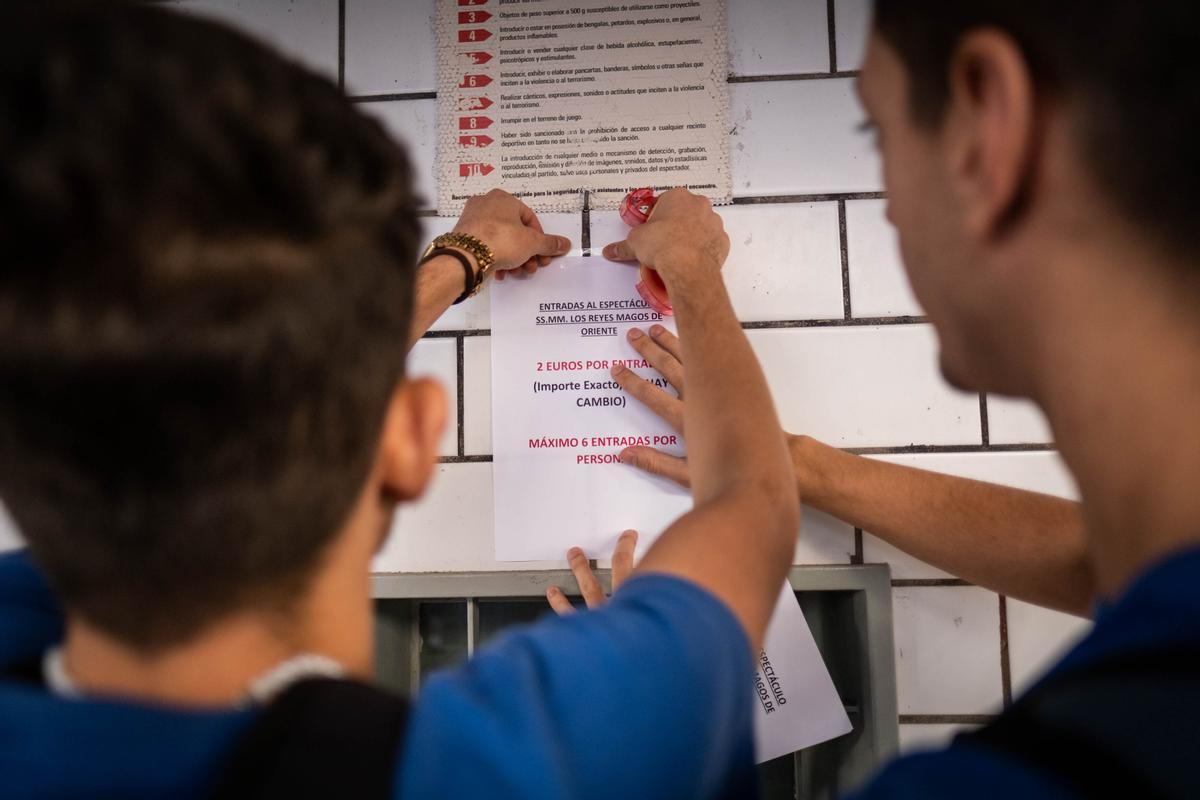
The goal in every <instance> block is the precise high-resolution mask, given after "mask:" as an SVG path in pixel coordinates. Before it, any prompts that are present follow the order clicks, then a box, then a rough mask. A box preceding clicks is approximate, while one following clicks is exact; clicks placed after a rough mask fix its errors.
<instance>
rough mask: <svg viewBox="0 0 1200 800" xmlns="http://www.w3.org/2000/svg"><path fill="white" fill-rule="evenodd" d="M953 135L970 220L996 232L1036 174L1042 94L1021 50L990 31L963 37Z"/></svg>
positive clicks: (950, 120)
mask: <svg viewBox="0 0 1200 800" xmlns="http://www.w3.org/2000/svg"><path fill="white" fill-rule="evenodd" d="M947 79H948V84H949V98H948V100H949V102H948V105H947V114H946V123H947V124H946V128H945V130H946V134H947V136H948V137H949V138H948V144H949V148H948V153H949V156H950V169H951V173H952V176H953V179H954V181H955V183H956V184H957V194H958V196H959V202H960V203H961V207H962V209H963V211H964V215H965V221H966V224H967V226H968V228H969V230H971V231H972V232H973V233H974V234H975V235H977V236H980V237H988V236H992V235H994V234H996V233H998V232H1000V230H1001V229H1002V228H1003V227H1004V226H1005V225H1006V223H1007V222H1008V221H1009V220H1010V219H1011V217H1012V216H1013V215H1014V213H1015V212H1018V211H1019V210H1020V209H1019V205H1020V204H1021V203H1022V202H1023V201H1024V199H1025V198H1024V193H1025V192H1026V190H1027V189H1028V183H1029V181H1030V180H1031V179H1032V173H1033V170H1034V166H1035V163H1034V162H1035V159H1036V157H1037V154H1036V142H1037V131H1036V125H1037V113H1036V101H1037V96H1036V91H1035V87H1034V83H1033V76H1032V74H1031V73H1030V71H1029V64H1028V63H1027V62H1026V60H1025V57H1024V55H1023V54H1022V52H1021V49H1020V48H1019V47H1018V46H1017V43H1016V42H1015V41H1014V40H1013V39H1012V38H1011V37H1010V36H1008V35H1007V34H1004V33H1002V32H1000V31H997V30H994V29H983V30H979V31H976V32H974V33H971V34H968V35H967V36H965V37H963V39H962V41H961V42H960V43H959V44H958V46H957V47H956V48H955V51H954V55H953V57H952V58H951V60H950V66H949V73H948V76H947Z"/></svg>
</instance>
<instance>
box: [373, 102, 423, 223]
mask: <svg viewBox="0 0 1200 800" xmlns="http://www.w3.org/2000/svg"><path fill="white" fill-rule="evenodd" d="M360 108H362V110H363V111H365V112H366V113H368V114H372V115H374V116H376V117H378V118H379V120H380V121H381V122H382V123H383V125H384V127H386V128H387V130H388V131H389V132H390V133H391V134H392V135H393V136H395V137H396V138H397V139H398V140H399V141H400V142H401V143H402V144H403V145H404V146H405V147H406V148H407V149H408V157H409V158H410V159H411V161H412V164H413V169H414V170H415V172H416V179H417V187H416V188H417V193H418V194H419V195H420V196H421V199H422V200H423V201H424V202H423V203H422V205H421V207H422V208H436V207H437V177H436V175H437V171H436V170H437V166H436V163H437V159H436V154H437V101H436V100H392V101H387V102H381V103H364V104H363V105H362V106H360Z"/></svg>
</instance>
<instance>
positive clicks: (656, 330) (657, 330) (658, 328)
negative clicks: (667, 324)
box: [650, 325, 666, 336]
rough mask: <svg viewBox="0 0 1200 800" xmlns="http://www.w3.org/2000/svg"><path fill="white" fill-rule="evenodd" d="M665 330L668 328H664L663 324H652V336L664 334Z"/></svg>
mask: <svg viewBox="0 0 1200 800" xmlns="http://www.w3.org/2000/svg"><path fill="white" fill-rule="evenodd" d="M665 330H666V328H664V327H663V326H662V325H651V326H650V335H651V336H662V335H663V331H665Z"/></svg>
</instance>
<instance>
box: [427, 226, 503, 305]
mask: <svg viewBox="0 0 1200 800" xmlns="http://www.w3.org/2000/svg"><path fill="white" fill-rule="evenodd" d="M447 248H453V251H459V252H458V254H459V255H460V256H461V255H462V252H461V251H465V252H467V253H469V254H470V255H471V256H472V257H473V258H474V259H475V263H477V264H478V265H479V272H478V273H476V272H475V271H474V270H471V271H470V275H469V276H468V279H467V283H466V290H465V291H464V292H463V296H462V297H460V298H459V299H458V300H456V301H455V302H456V303H461V302H462V301H463V300H465V299H466V298H468V297H474V296H475V295H476V294H478V293H479V290H480V289H482V288H483V281H484V279H485V278H487V276H488V275H489V274H491V272H492V268H493V266H494V265H495V263H496V257H495V255H494V254H493V253H492V248H490V247H488V246H487V245H486V244H484V243H483V242H481V241H480V240H479V239H476V238H475V237H474V236H471V235H470V234H468V233H457V232H452V233H443V234H442V235H441V236H439V237H437V238H436V239H434V240H433V241H432V242H430V243H429V247H427V248H425V252H424V253H423V254H422V255H421V261H420V263H421V264H424V263H425V262H426V261H428V260H429V259H430V258H431V257H432V256H433V255H442V254H443V253H440V252H435V251H440V250H446V249H447ZM463 260H464V261H465V258H464V259H463ZM418 266H419V265H418ZM468 269H469V267H468Z"/></svg>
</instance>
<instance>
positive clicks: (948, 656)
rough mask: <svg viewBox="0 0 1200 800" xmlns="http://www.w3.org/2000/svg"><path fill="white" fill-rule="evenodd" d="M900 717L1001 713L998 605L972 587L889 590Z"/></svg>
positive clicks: (979, 590)
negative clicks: (891, 604) (893, 622)
mask: <svg viewBox="0 0 1200 800" xmlns="http://www.w3.org/2000/svg"><path fill="white" fill-rule="evenodd" d="M892 602H893V606H892V614H893V615H894V621H895V626H896V639H895V642H896V694H897V700H898V701H899V704H900V713H901V714H990V713H995V712H996V711H998V710H999V709H1000V705H1001V701H1002V699H1003V687H1002V684H1001V680H1000V637H999V635H998V631H999V627H1000V599H999V598H998V597H997V596H996V595H995V594H993V593H992V592H988V591H985V590H983V589H979V588H976V587H974V586H938V587H905V588H896V589H893V590H892Z"/></svg>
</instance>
